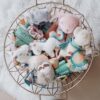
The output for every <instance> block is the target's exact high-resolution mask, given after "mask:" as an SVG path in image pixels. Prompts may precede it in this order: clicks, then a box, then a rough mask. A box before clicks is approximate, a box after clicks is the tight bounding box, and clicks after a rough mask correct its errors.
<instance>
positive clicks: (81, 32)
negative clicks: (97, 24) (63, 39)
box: [74, 27, 92, 55]
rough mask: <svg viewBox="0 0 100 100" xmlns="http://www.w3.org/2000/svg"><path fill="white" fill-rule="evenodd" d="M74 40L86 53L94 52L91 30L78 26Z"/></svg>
mask: <svg viewBox="0 0 100 100" xmlns="http://www.w3.org/2000/svg"><path fill="white" fill-rule="evenodd" d="M74 38H75V39H74V41H75V42H76V43H77V44H78V45H79V46H82V48H83V49H84V50H85V51H86V55H91V54H92V47H91V32H90V31H89V30H86V29H82V28H81V27H77V28H76V29H75V31H74Z"/></svg>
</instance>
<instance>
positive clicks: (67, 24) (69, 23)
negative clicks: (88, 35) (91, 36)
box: [58, 13, 79, 34]
mask: <svg viewBox="0 0 100 100" xmlns="http://www.w3.org/2000/svg"><path fill="white" fill-rule="evenodd" d="M58 26H59V28H60V29H61V30H62V31H63V32H64V33H65V34H70V33H73V31H74V29H75V28H76V27H77V26H79V19H78V18H77V17H76V16H74V15H72V14H69V13H67V14H64V15H63V16H62V17H61V18H59V19H58Z"/></svg>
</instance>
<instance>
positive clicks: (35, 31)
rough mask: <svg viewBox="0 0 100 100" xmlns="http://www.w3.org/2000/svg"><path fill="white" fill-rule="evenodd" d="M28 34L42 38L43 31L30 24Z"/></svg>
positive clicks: (35, 37)
mask: <svg viewBox="0 0 100 100" xmlns="http://www.w3.org/2000/svg"><path fill="white" fill-rule="evenodd" d="M28 30H29V34H30V35H31V36H32V37H33V38H34V39H35V40H36V39H43V32H42V31H41V30H39V29H37V28H36V27H35V26H34V25H30V26H29V28H28Z"/></svg>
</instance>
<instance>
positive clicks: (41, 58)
mask: <svg viewBox="0 0 100 100" xmlns="http://www.w3.org/2000/svg"><path fill="white" fill-rule="evenodd" d="M45 61H48V57H47V56H45V55H43V54H40V55H38V56H31V57H30V58H29V60H28V64H29V67H30V68H31V69H34V68H35V69H36V70H37V69H38V66H39V65H40V64H41V63H42V62H45Z"/></svg>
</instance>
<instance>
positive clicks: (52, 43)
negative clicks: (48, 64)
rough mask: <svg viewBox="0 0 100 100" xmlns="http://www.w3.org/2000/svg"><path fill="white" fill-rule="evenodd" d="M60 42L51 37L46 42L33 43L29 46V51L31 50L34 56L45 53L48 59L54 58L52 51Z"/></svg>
mask: <svg viewBox="0 0 100 100" xmlns="http://www.w3.org/2000/svg"><path fill="white" fill-rule="evenodd" d="M59 44H60V42H59V41H58V40H57V39H55V38H53V37H51V38H49V39H48V40H46V41H44V42H43V41H34V42H33V43H31V44H30V48H31V50H33V52H34V54H36V55H40V54H41V53H42V51H45V52H46V53H47V54H48V55H49V56H50V57H54V56H55V54H54V49H55V48H56V47H59Z"/></svg>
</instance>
